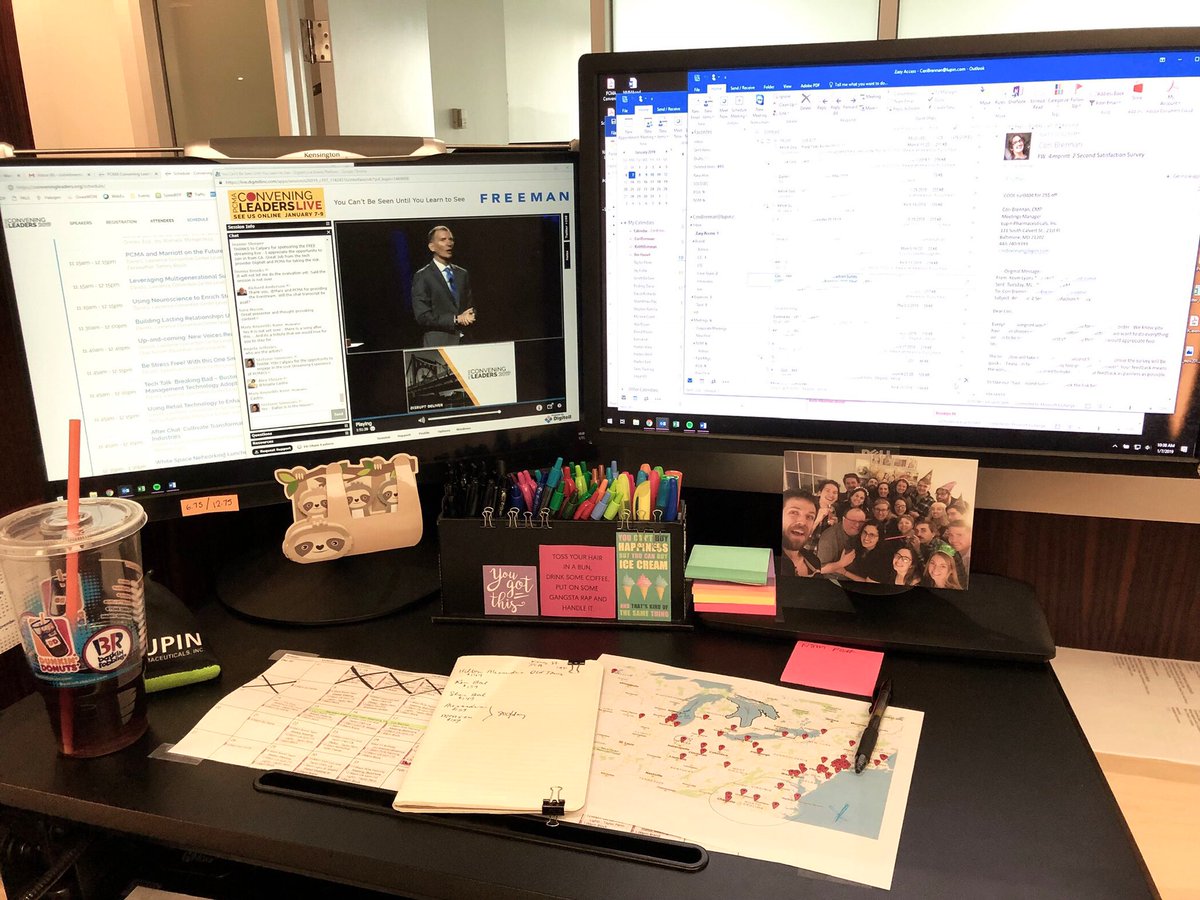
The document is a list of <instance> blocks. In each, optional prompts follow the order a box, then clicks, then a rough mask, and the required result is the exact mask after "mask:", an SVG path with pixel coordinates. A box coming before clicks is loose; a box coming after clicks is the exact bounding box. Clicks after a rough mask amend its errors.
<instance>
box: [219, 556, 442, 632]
mask: <svg viewBox="0 0 1200 900" xmlns="http://www.w3.org/2000/svg"><path fill="white" fill-rule="evenodd" d="M440 587H441V574H440V570H439V569H438V549H437V540H436V537H432V536H428V535H427V536H426V538H425V539H424V540H423V541H422V542H421V543H419V544H417V545H416V546H415V547H405V548H403V549H400V550H386V551H381V552H379V553H363V554H359V555H357V556H343V557H342V558H340V559H331V560H327V561H325V562H319V563H295V562H292V561H291V560H290V559H288V558H287V557H285V556H284V555H283V553H282V551H281V550H280V549H279V545H278V544H277V543H272V544H271V545H270V546H267V547H258V548H256V549H255V550H253V551H252V552H250V553H248V554H246V555H244V556H241V557H236V558H234V559H231V560H229V561H228V562H227V563H225V564H224V565H223V566H222V569H221V571H220V572H219V573H218V574H217V597H218V598H219V599H220V601H221V603H222V604H224V605H225V606H227V607H228V608H229V609H231V610H233V611H234V612H235V613H238V614H239V615H242V616H245V617H246V618H248V619H255V620H258V621H262V622H274V623H280V624H286V625H336V624H341V623H345V622H362V621H365V620H367V619H376V618H379V617H381V616H386V615H389V614H390V613H394V612H396V611H397V610H400V609H404V608H405V607H407V606H411V605H413V604H414V603H418V602H420V601H422V600H424V599H426V598H427V597H429V596H430V595H432V594H434V593H435V592H436V591H437V590H438V589H439V588H440Z"/></svg>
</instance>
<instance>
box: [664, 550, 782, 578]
mask: <svg viewBox="0 0 1200 900" xmlns="http://www.w3.org/2000/svg"><path fill="white" fill-rule="evenodd" d="M772 565H774V561H773V560H772V558H771V550H770V548H769V547H723V546H719V545H716V544H697V545H696V546H694V547H693V548H692V553H691V556H689V557H688V562H687V568H686V569H685V570H684V573H683V574H684V577H685V578H691V579H693V580H694V579H697V578H699V579H702V580H704V581H734V582H737V583H738V584H766V583H767V572H768V571H769V570H770V568H771V566H772Z"/></svg>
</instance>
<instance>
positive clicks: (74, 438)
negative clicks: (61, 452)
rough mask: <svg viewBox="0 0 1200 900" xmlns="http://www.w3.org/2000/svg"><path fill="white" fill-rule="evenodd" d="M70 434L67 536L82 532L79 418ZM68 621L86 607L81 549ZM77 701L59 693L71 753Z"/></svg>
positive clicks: (72, 562) (74, 561)
mask: <svg viewBox="0 0 1200 900" xmlns="http://www.w3.org/2000/svg"><path fill="white" fill-rule="evenodd" d="M68 428H69V432H68V437H67V538H68V539H73V538H75V537H76V536H77V535H78V534H79V420H78V419H71V420H70V421H69V423H68ZM66 596H67V622H68V623H70V625H71V627H72V628H75V627H78V625H79V620H80V618H81V615H80V613H81V612H82V609H83V602H82V598H81V597H80V596H79V553H78V551H75V550H70V551H68V552H67V595H66ZM73 706H74V704H73V703H72V701H71V694H70V692H69V691H63V692H62V694H60V695H59V705H58V711H59V723H60V725H61V731H62V745H63V752H64V753H67V754H70V753H72V752H73V751H74V747H75V716H74V709H73Z"/></svg>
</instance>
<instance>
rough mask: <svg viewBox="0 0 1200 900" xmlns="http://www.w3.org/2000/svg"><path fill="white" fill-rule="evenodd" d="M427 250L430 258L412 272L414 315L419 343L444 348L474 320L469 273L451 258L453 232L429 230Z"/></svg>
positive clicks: (437, 227) (459, 338) (439, 228)
mask: <svg viewBox="0 0 1200 900" xmlns="http://www.w3.org/2000/svg"><path fill="white" fill-rule="evenodd" d="M429 251H430V252H431V253H432V254H433V259H432V260H430V262H429V264H428V265H426V266H423V267H421V268H420V269H418V270H417V272H416V274H415V275H413V282H412V307H413V315H414V316H415V317H416V320H417V324H418V325H420V326H421V328H422V329H424V332H425V334H424V337H423V338H422V346H425V347H444V346H446V345H447V344H457V343H460V342H461V341H462V339H463V329H465V328H468V327H470V326H471V325H473V324H474V323H475V304H474V300H473V299H472V297H471V275H470V273H469V272H467V270H466V269H464V268H463V267H462V266H456V265H454V264H453V263H452V262H451V261H450V258H451V257H452V256H453V255H454V234H453V232H451V231H450V229H449V228H447V227H446V226H445V225H435V226H434V227H433V228H431V229H429Z"/></svg>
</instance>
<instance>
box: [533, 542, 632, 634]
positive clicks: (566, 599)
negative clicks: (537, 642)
mask: <svg viewBox="0 0 1200 900" xmlns="http://www.w3.org/2000/svg"><path fill="white" fill-rule="evenodd" d="M538 569H539V571H540V574H541V585H540V586H541V595H542V615H543V616H576V617H580V618H593V619H615V618H616V617H617V550H616V548H615V547H585V546H578V545H574V544H567V545H561V544H542V546H541V547H539V548H538Z"/></svg>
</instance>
